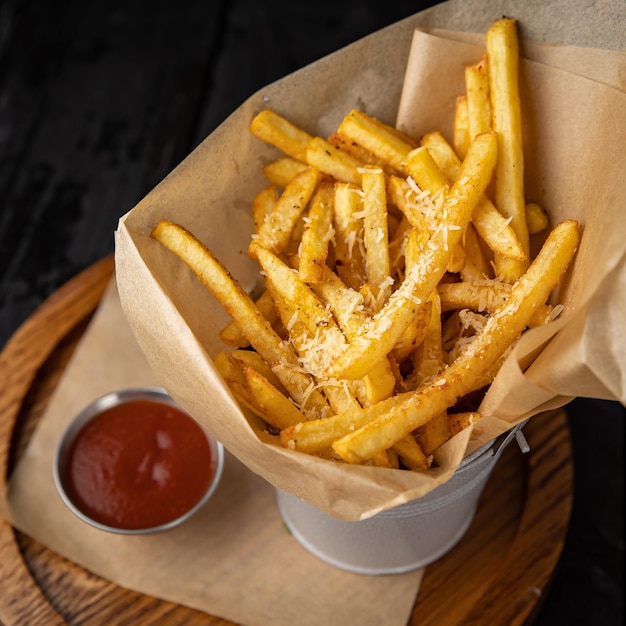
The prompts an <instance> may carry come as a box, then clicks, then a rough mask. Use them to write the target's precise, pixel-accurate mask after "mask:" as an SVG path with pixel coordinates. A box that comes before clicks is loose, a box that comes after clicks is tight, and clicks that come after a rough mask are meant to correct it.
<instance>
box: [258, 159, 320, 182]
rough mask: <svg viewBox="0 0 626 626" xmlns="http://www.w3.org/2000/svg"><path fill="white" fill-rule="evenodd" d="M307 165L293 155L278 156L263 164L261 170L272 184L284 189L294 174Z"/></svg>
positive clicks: (301, 170)
mask: <svg viewBox="0 0 626 626" xmlns="http://www.w3.org/2000/svg"><path fill="white" fill-rule="evenodd" d="M307 167H309V165H308V164H307V163H305V162H304V161H299V160H298V159H294V158H293V157H280V158H278V159H276V160H275V161H272V162H271V163H268V164H267V165H264V166H263V167H262V168H261V171H262V172H263V174H265V176H266V178H267V179H268V180H269V181H270V183H272V185H275V186H276V187H280V188H281V189H284V188H285V187H286V186H287V185H288V184H289V183H290V182H291V180H292V179H293V178H294V177H295V176H297V175H298V174H299V173H300V172H303V171H304V170H305V169H306V168H307Z"/></svg>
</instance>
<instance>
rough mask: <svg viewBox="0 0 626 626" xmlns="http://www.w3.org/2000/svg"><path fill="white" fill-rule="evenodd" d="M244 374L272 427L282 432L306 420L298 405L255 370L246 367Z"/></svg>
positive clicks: (256, 403) (250, 390)
mask: <svg viewBox="0 0 626 626" xmlns="http://www.w3.org/2000/svg"><path fill="white" fill-rule="evenodd" d="M243 373H244V376H245V379H246V384H247V386H248V389H249V392H250V395H251V397H252V400H253V402H254V404H255V406H256V407H257V408H258V409H259V410H260V412H261V413H262V416H263V419H264V420H265V421H266V422H267V423H268V424H269V425H270V426H273V427H274V428H276V429H277V430H282V429H283V428H287V427H288V426H293V425H295V424H299V423H300V422H303V421H305V420H306V417H305V415H304V414H303V413H302V412H301V411H300V410H299V409H298V408H297V407H296V405H295V404H294V403H293V402H292V401H291V400H289V398H287V397H286V396H285V395H283V394H282V393H281V392H280V391H279V390H278V389H277V388H276V387H275V386H274V385H273V384H272V383H271V382H270V381H269V380H268V379H267V378H265V376H263V374H261V373H260V372H259V371H257V370H256V369H255V368H253V367H248V366H244V367H243Z"/></svg>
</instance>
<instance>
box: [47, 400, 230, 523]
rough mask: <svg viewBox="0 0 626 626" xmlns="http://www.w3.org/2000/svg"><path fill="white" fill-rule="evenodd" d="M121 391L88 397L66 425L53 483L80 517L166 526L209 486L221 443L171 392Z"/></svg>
mask: <svg viewBox="0 0 626 626" xmlns="http://www.w3.org/2000/svg"><path fill="white" fill-rule="evenodd" d="M120 393H121V394H122V395H121V396H120V394H119V393H118V394H117V395H116V396H115V398H116V399H115V400H112V401H111V402H110V403H107V402H106V401H105V399H104V398H103V399H100V400H99V401H96V404H98V405H99V406H98V408H93V407H92V406H91V405H90V407H88V408H87V409H86V413H85V412H83V413H81V415H79V416H78V418H77V421H76V423H73V424H72V425H71V426H70V428H69V429H68V431H66V436H65V437H64V439H63V440H62V442H61V444H60V446H59V449H58V454H57V457H58V458H57V463H56V464H55V471H56V474H55V479H57V486H58V487H59V491H60V493H61V495H62V496H63V498H64V500H65V502H66V504H68V506H70V508H71V509H72V510H74V512H75V513H77V514H78V515H79V517H82V518H83V519H86V521H89V522H90V523H92V524H93V525H97V526H99V527H100V528H105V529H107V530H114V531H115V529H117V530H118V531H136V532H141V531H148V530H160V529H164V528H166V527H169V526H170V525H174V524H175V523H177V522H178V521H181V520H182V519H186V517H188V516H189V514H190V512H193V511H195V510H196V508H197V507H199V505H200V504H201V503H203V502H204V501H205V500H206V499H207V498H208V496H209V495H210V494H211V493H212V491H213V490H214V488H215V485H216V483H217V480H219V474H220V472H221V464H222V450H221V446H220V447H218V446H216V443H215V442H214V441H213V440H212V439H211V438H210V437H209V436H208V435H207V434H206V432H205V431H204V429H203V428H202V427H201V426H200V425H199V424H198V423H197V422H196V421H195V420H194V419H193V418H191V417H190V416H189V415H187V414H186V413H185V412H183V411H182V410H181V409H180V408H178V407H177V406H175V404H174V403H173V401H171V400H169V396H166V395H165V394H161V393H160V392H159V391H157V390H152V391H150V390H149V391H148V392H146V393H140V392H135V393H132V392H131V391H130V390H127V392H126V396H127V397H124V393H123V392H120ZM155 394H156V395H155ZM105 398H106V397H105ZM107 404H110V406H107Z"/></svg>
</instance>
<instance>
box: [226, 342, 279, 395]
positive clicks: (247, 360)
mask: <svg viewBox="0 0 626 626" xmlns="http://www.w3.org/2000/svg"><path fill="white" fill-rule="evenodd" d="M229 356H230V359H231V361H233V362H234V363H236V364H238V366H239V367H240V368H241V372H242V374H243V373H244V368H246V367H247V368H252V369H254V370H256V371H257V372H258V373H259V374H261V376H263V377H264V378H266V379H267V381H268V382H270V383H271V384H272V385H273V386H274V387H276V389H278V391H280V392H281V393H282V394H287V393H288V392H287V390H286V389H285V387H284V386H283V384H282V383H281V382H280V379H279V378H278V376H276V374H275V373H274V371H273V370H272V368H271V367H270V366H269V365H268V364H267V363H266V362H265V361H264V360H263V357H262V356H261V355H260V354H259V353H258V352H256V351H254V350H233V351H232V352H231V353H230V354H229Z"/></svg>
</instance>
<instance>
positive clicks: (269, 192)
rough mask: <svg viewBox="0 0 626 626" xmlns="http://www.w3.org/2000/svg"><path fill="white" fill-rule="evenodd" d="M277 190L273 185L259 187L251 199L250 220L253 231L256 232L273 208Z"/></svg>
mask: <svg viewBox="0 0 626 626" xmlns="http://www.w3.org/2000/svg"><path fill="white" fill-rule="evenodd" d="M277 200H278V192H277V189H276V187H275V186H274V185H270V186H269V187H265V188H264V189H261V191H259V193H257V194H256V196H254V198H253V199H252V206H251V210H252V220H253V228H254V232H255V233H258V232H259V230H260V228H261V225H262V224H263V223H264V222H265V219H266V218H267V216H268V215H269V214H270V213H271V212H272V211H273V210H274V207H275V206H276V202H277Z"/></svg>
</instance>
